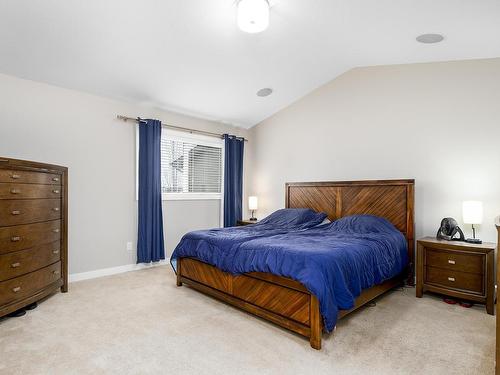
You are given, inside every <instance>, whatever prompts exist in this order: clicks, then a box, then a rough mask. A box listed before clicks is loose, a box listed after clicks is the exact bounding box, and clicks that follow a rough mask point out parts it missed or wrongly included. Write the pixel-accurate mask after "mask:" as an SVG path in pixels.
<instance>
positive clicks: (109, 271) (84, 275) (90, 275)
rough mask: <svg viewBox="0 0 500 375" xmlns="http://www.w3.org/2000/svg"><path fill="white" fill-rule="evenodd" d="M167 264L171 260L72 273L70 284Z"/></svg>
mask: <svg viewBox="0 0 500 375" xmlns="http://www.w3.org/2000/svg"><path fill="white" fill-rule="evenodd" d="M165 264H169V259H165V260H161V261H159V262H157V263H149V264H125V265H123V266H118V267H111V268H102V269H99V270H95V271H88V272H80V273H72V274H70V275H69V282H70V283H73V282H75V281H82V280H88V279H95V278H97V277H103V276H110V275H116V274H118V273H124V272H130V271H138V270H143V269H145V268H152V267H157V266H164V265H165Z"/></svg>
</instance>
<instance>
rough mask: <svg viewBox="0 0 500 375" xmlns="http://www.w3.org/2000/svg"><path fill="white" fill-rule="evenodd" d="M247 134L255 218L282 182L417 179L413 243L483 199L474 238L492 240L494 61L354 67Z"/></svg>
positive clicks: (499, 159) (273, 202)
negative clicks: (251, 156)
mask: <svg viewBox="0 0 500 375" xmlns="http://www.w3.org/2000/svg"><path fill="white" fill-rule="evenodd" d="M251 136H252V139H253V142H252V144H251V147H253V154H254V159H253V173H252V179H251V182H252V183H251V186H250V187H249V193H251V194H256V195H258V196H259V204H260V207H259V216H260V217H262V216H263V215H265V214H267V213H269V212H271V211H273V210H275V209H277V208H280V207H283V205H284V183H285V182H287V181H321V180H356V179H385V178H415V179H416V192H415V199H416V213H415V218H416V234H417V236H422V235H435V233H436V230H437V228H438V226H439V223H440V220H441V219H442V218H443V217H446V216H451V217H454V218H456V219H457V220H459V222H461V220H462V218H461V216H462V215H461V204H462V201H463V200H468V199H479V200H482V201H483V202H484V206H485V217H484V224H483V225H481V226H480V227H479V232H478V233H479V235H480V236H481V237H482V238H483V239H485V240H490V241H495V239H496V236H495V233H496V232H495V228H494V225H493V218H494V217H495V216H496V215H498V214H500V147H499V146H500V59H490V60H474V61H460V62H448V63H430V64H412V65H397V66H379V67H368V68H356V69H353V70H351V71H349V72H347V73H345V74H344V75H342V76H340V77H339V78H337V79H335V80H333V81H331V82H330V83H328V84H326V85H324V86H322V87H321V88H319V89H317V90H315V91H314V92H312V93H310V94H309V95H307V96H305V97H304V98H302V99H300V100H299V101H297V102H296V103H294V104H292V105H291V106H289V107H287V108H285V109H284V110H282V111H280V112H278V113H277V114H275V115H274V116H272V117H270V118H269V119H267V120H265V121H264V122H262V123H261V124H259V125H257V126H255V127H254V128H252V129H251ZM464 227H465V229H466V233H467V234H468V235H470V225H467V226H464ZM495 242H496V241H495Z"/></svg>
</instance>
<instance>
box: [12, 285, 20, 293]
mask: <svg viewBox="0 0 500 375" xmlns="http://www.w3.org/2000/svg"><path fill="white" fill-rule="evenodd" d="M20 290H21V287H20V286H16V287H15V288H12V291H13V292H14V293H17V292H19V291H20Z"/></svg>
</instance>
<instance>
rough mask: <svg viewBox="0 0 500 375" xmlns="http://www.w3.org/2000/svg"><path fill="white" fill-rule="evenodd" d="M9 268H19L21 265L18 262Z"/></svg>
mask: <svg viewBox="0 0 500 375" xmlns="http://www.w3.org/2000/svg"><path fill="white" fill-rule="evenodd" d="M10 266H11V267H12V268H17V267H21V263H19V262H16V263H12V264H11V265H10Z"/></svg>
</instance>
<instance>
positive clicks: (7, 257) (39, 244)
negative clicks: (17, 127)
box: [0, 157, 68, 316]
mask: <svg viewBox="0 0 500 375" xmlns="http://www.w3.org/2000/svg"><path fill="white" fill-rule="evenodd" d="M67 201H68V169H67V168H66V167H60V166H56V165H49V164H42V163H36V162H31V161H23V160H15V159H9V158H2V157H0V316H4V315H6V314H9V313H11V312H13V311H16V310H18V309H20V308H22V307H24V306H27V305H29V304H31V303H33V302H36V301H38V300H40V299H41V298H44V297H46V296H47V295H49V294H51V293H54V292H55V291H56V290H58V289H59V288H61V291H62V292H67V290H68V267H67V264H68V263H67V262H68V257H67V254H68V246H67V243H68V235H67V228H68V204H67Z"/></svg>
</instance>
